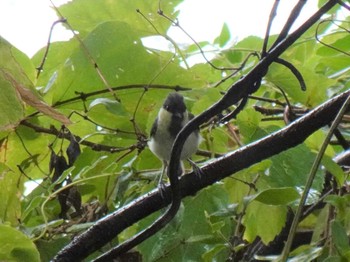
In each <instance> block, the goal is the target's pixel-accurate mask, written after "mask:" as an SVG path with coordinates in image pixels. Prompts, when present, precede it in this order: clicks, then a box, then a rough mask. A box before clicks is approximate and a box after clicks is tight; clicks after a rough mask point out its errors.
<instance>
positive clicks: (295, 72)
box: [275, 58, 306, 91]
mask: <svg viewBox="0 0 350 262" xmlns="http://www.w3.org/2000/svg"><path fill="white" fill-rule="evenodd" d="M275 62H276V63H278V64H281V65H284V66H285V67H287V68H288V69H289V70H290V71H291V72H292V73H293V75H294V76H295V77H296V78H297V79H298V81H299V84H300V88H301V90H303V91H306V84H305V81H304V78H303V76H302V75H301V73H300V72H299V70H298V69H297V68H296V67H295V66H294V65H293V64H292V63H290V62H288V61H286V60H284V59H282V58H277V59H276V60H275Z"/></svg>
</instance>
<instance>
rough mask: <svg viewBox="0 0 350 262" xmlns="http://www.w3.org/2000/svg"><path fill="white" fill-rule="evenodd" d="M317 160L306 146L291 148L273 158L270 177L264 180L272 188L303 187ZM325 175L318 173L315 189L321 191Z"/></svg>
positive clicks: (265, 177) (314, 184)
mask: <svg viewBox="0 0 350 262" xmlns="http://www.w3.org/2000/svg"><path fill="white" fill-rule="evenodd" d="M314 159H315V154H314V153H312V152H311V151H310V149H309V148H308V147H306V146H305V145H304V144H301V145H299V146H296V147H294V148H291V149H289V150H287V151H285V152H282V153H280V154H278V155H276V156H273V157H272V158H271V160H272V165H271V167H270V169H269V175H268V176H264V177H263V179H264V180H266V181H267V183H268V184H269V185H270V186H272V187H296V186H297V187H302V186H304V185H305V182H306V178H307V175H308V174H309V172H310V168H311V166H312V164H313V161H314ZM323 179H324V178H323V174H322V172H320V171H318V174H317V175H316V178H315V180H314V183H313V186H312V187H313V188H314V189H317V190H321V188H322V187H323Z"/></svg>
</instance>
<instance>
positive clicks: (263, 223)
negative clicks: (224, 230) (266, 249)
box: [243, 201, 287, 244]
mask: <svg viewBox="0 0 350 262" xmlns="http://www.w3.org/2000/svg"><path fill="white" fill-rule="evenodd" d="M286 216H287V207H285V206H271V205H265V204H263V203H260V202H257V201H253V202H251V203H250V204H249V205H248V208H247V210H246V214H245V216H244V218H243V224H244V226H245V227H246V229H245V232H244V239H246V240H247V241H249V242H253V241H254V239H255V238H256V237H257V236H259V237H260V238H261V240H262V241H263V243H264V244H268V243H269V242H270V241H272V240H273V239H274V238H275V237H276V235H277V234H278V233H279V232H280V231H281V229H282V228H283V227H284V225H285V222H286Z"/></svg>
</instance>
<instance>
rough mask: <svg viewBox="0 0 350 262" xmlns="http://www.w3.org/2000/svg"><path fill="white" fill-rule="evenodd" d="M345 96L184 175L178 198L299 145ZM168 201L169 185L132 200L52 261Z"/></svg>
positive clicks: (69, 257) (85, 250)
mask: <svg viewBox="0 0 350 262" xmlns="http://www.w3.org/2000/svg"><path fill="white" fill-rule="evenodd" d="M349 95H350V91H347V92H345V93H342V94H341V95H338V96H337V97H335V98H333V99H331V100H329V101H327V102H326V103H324V104H323V105H321V106H319V107H317V108H316V109H314V110H312V111H310V112H309V113H307V114H306V115H304V116H303V117H301V118H299V119H298V120H296V121H295V122H293V123H292V124H290V125H289V126H287V127H285V128H283V129H282V130H279V131H278V132H276V133H273V134H271V135H269V136H267V137H265V138H263V139H261V140H259V141H256V142H254V143H252V144H250V145H247V146H245V147H242V148H240V149H238V150H236V151H234V152H232V153H230V154H227V155H225V156H223V157H221V158H219V159H217V160H215V161H213V162H212V163H210V164H207V165H205V166H203V167H202V168H201V173H202V174H203V175H202V176H201V177H199V176H198V175H196V174H194V173H193V172H192V173H190V174H187V175H184V176H183V177H181V179H180V188H181V197H182V198H183V197H186V196H191V195H194V194H196V193H197V192H198V191H200V190H201V189H203V188H205V187H207V186H209V185H212V184H213V183H215V182H217V181H219V180H221V179H223V178H225V177H228V176H230V175H232V174H233V173H235V172H238V171H240V170H242V169H244V168H247V167H249V166H251V165H254V164H256V163H258V162H260V161H262V160H264V159H267V158H269V157H271V156H273V155H276V154H278V153H281V152H283V151H285V150H287V149H289V148H292V147H294V146H296V145H298V144H300V143H302V142H303V141H304V140H305V139H306V138H307V137H308V136H309V135H311V134H312V133H313V132H315V131H317V130H318V129H320V128H321V127H323V126H325V125H327V124H329V123H330V122H331V121H332V120H333V119H334V117H335V116H336V115H337V113H338V111H339V109H340V108H341V106H342V104H343V103H344V101H345V100H346V98H347V97H348V96H349ZM162 195H163V196H164V199H163V198H162ZM170 199H171V189H170V187H169V186H167V187H166V188H165V190H164V191H162V193H161V192H160V191H159V190H158V189H157V190H154V191H152V192H150V193H148V194H146V195H144V196H142V197H140V198H139V199H136V200H135V201H133V202H132V203H130V204H129V205H127V206H125V207H123V208H121V209H119V210H117V211H116V212H114V213H112V214H111V215H109V216H107V217H105V218H103V219H102V220H100V221H98V222H97V223H96V224H95V225H94V226H92V227H91V228H90V229H89V230H87V231H86V232H85V233H83V234H82V235H80V236H78V237H76V238H75V239H74V240H73V241H72V242H71V243H70V244H69V245H68V246H66V247H65V248H64V249H63V250H62V251H60V252H59V254H58V255H57V256H56V258H55V259H54V261H76V260H81V259H83V258H84V257H86V256H88V255H89V254H90V253H92V252H94V251H96V250H98V249H99V248H101V247H102V246H104V245H105V244H106V243H108V242H109V241H111V240H112V239H113V238H115V237H116V236H117V235H118V234H119V233H120V232H122V231H123V230H124V229H126V228H128V227H129V226H131V225H132V224H134V223H136V222H138V221H139V220H141V219H143V218H145V217H147V216H148V215H150V214H152V213H153V212H156V211H157V210H160V209H161V208H164V207H165V206H167V205H168V204H169V203H170ZM111 229H113V230H111Z"/></svg>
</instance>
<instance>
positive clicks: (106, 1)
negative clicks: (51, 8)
mask: <svg viewBox="0 0 350 262" xmlns="http://www.w3.org/2000/svg"><path fill="white" fill-rule="evenodd" d="M181 2H182V0H175V1H171V2H170V3H169V4H163V5H162V11H163V12H164V13H165V14H171V16H175V17H176V13H175V10H174V9H175V8H176V6H177V5H178V4H179V3H181ZM158 8H159V7H158V3H157V2H154V1H150V0H146V1H144V0H136V1H128V0H112V1H110V0H103V1H98V2H96V1H94V0H78V1H72V2H68V3H66V4H64V5H62V6H60V7H59V11H60V12H61V13H62V14H63V16H64V17H69V23H70V24H71V25H72V27H73V28H74V30H77V31H78V32H79V35H81V36H83V37H84V36H86V34H87V33H88V32H90V31H91V30H93V29H94V28H95V27H96V26H98V25H99V24H101V23H103V22H105V21H112V20H116V19H118V20H119V21H121V22H125V23H128V24H130V25H132V27H133V28H135V29H137V30H140V31H142V34H143V36H146V35H153V34H154V33H155V32H154V28H157V31H159V32H161V33H163V34H164V33H166V32H167V30H168V29H169V27H170V25H171V22H170V21H167V20H166V19H163V17H161V16H159V15H158V14H157V11H158ZM136 10H140V12H142V14H143V15H145V16H146V17H147V19H149V20H150V21H152V24H151V23H149V22H147V21H146V20H145V18H143V17H142V15H140V14H139V13H138V12H137V11H136Z"/></svg>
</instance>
